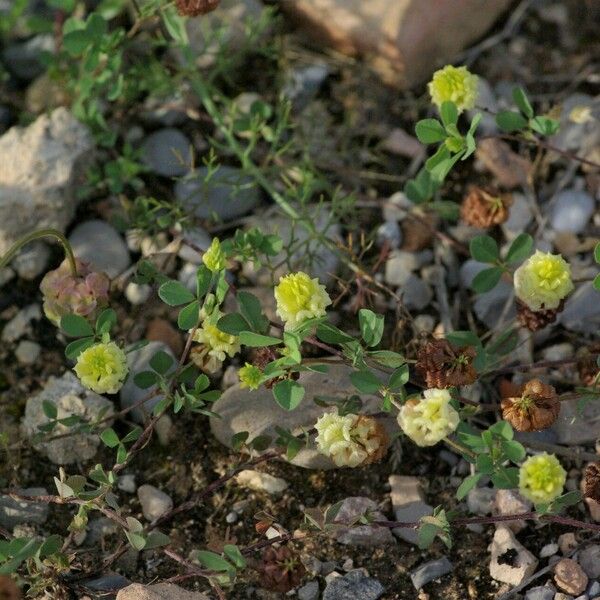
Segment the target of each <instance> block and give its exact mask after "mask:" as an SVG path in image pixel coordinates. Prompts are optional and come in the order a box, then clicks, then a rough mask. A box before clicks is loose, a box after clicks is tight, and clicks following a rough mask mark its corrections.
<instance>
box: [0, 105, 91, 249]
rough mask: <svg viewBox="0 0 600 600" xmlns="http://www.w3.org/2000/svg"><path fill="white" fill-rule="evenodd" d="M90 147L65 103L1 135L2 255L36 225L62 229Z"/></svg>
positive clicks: (86, 134)
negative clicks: (48, 113) (25, 125)
mask: <svg viewBox="0 0 600 600" xmlns="http://www.w3.org/2000/svg"><path fill="white" fill-rule="evenodd" d="M92 148H93V143H92V138H91V135H90V133H89V131H88V130H87V128H86V127H85V126H84V125H82V124H81V123H79V121H77V120H76V119H75V118H74V117H73V116H72V115H71V113H69V112H68V111H67V110H66V109H64V108H58V109H56V110H55V111H54V112H52V114H50V115H42V116H40V117H38V119H37V120H36V121H34V122H33V123H32V124H31V125H29V127H26V128H23V127H13V128H11V129H9V130H8V131H7V132H6V133H5V134H4V135H3V136H2V137H0V255H1V254H4V253H5V252H6V251H7V250H8V248H9V246H10V245H11V244H12V243H13V242H15V241H16V240H17V239H19V238H20V237H22V236H23V235H24V234H26V233H30V232H31V231H32V230H34V229H43V228H47V227H52V228H54V229H58V230H60V231H64V230H65V227H66V226H67V225H68V224H69V222H70V221H71V219H72V218H73V215H74V214H75V208H76V207H77V204H78V202H79V201H78V199H77V197H76V194H75V190H76V187H77V185H78V184H79V183H80V181H81V178H82V177H83V176H84V174H85V166H86V164H87V162H88V160H89V158H90V154H91V151H92Z"/></svg>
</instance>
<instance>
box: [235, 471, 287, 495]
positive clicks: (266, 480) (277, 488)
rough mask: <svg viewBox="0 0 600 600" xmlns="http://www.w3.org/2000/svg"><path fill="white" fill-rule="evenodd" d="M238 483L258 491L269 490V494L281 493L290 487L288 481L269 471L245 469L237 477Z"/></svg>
mask: <svg viewBox="0 0 600 600" xmlns="http://www.w3.org/2000/svg"><path fill="white" fill-rule="evenodd" d="M235 479H236V481H237V483H238V484H239V485H241V486H242V487H246V488H248V489H250V490H254V491H256V492H267V494H272V495H277V494H281V493H282V492H283V491H284V490H286V489H287V487H288V485H289V484H288V482H287V481H286V480H285V479H281V477H273V475H269V474H268V473H261V472H260V471H252V470H250V469H244V470H243V471H240V472H239V473H238V474H237V477H236V478H235Z"/></svg>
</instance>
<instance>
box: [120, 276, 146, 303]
mask: <svg viewBox="0 0 600 600" xmlns="http://www.w3.org/2000/svg"><path fill="white" fill-rule="evenodd" d="M151 294H152V286H150V285H148V284H147V283H142V284H139V283H135V282H133V281H130V282H129V283H128V284H127V287H126V288H125V298H127V300H129V302H130V303H131V304H133V305H134V306H138V305H139V304H144V302H146V301H147V300H148V298H150V295H151Z"/></svg>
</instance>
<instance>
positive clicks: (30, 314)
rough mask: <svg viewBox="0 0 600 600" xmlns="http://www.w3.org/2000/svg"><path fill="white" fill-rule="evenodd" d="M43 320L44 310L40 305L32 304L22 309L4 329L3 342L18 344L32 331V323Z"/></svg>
mask: <svg viewBox="0 0 600 600" xmlns="http://www.w3.org/2000/svg"><path fill="white" fill-rule="evenodd" d="M41 318H42V310H41V308H40V305H39V304H30V305H29V306H26V307H25V308H22V309H21V310H20V311H19V312H18V313H17V314H16V315H15V316H14V317H13V318H12V319H11V320H10V321H9V322H8V323H7V324H6V325H5V326H4V329H2V341H3V342H16V341H17V340H18V339H19V338H22V337H23V336H24V335H25V334H26V333H28V332H29V331H30V329H31V327H30V325H31V322H32V321H37V320H39V319H41Z"/></svg>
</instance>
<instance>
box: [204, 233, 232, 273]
mask: <svg viewBox="0 0 600 600" xmlns="http://www.w3.org/2000/svg"><path fill="white" fill-rule="evenodd" d="M202 262H203V263H204V264H205V265H206V268H207V269H208V270H209V271H212V272H213V273H216V272H218V271H222V270H223V269H224V268H225V264H226V261H225V253H224V252H223V250H222V248H221V242H220V241H219V238H213V241H212V242H211V244H210V246H209V248H208V250H207V251H206V252H205V253H204V254H203V255H202Z"/></svg>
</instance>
